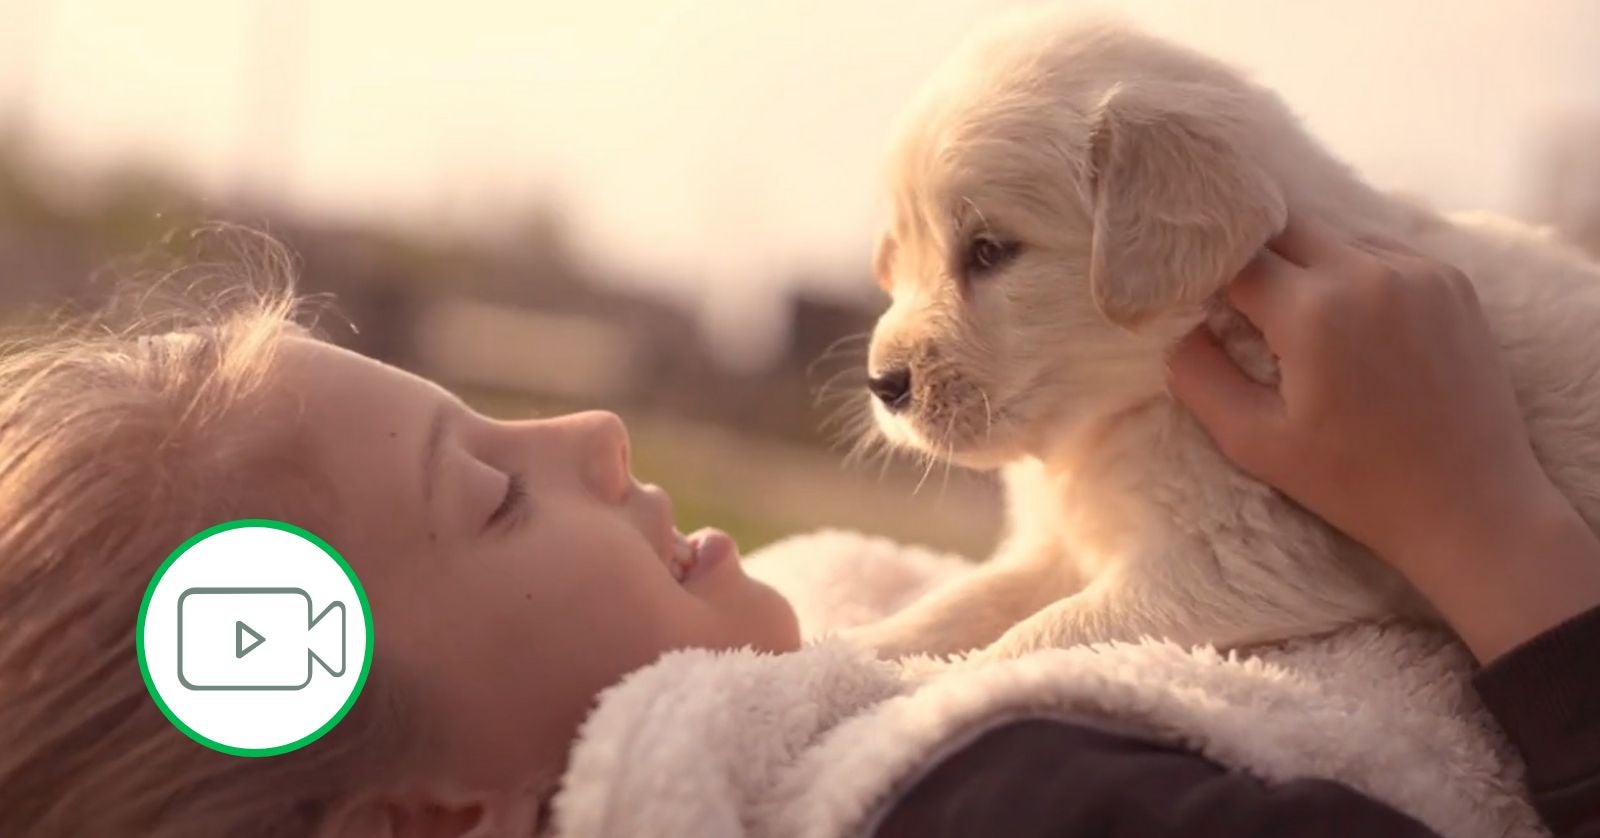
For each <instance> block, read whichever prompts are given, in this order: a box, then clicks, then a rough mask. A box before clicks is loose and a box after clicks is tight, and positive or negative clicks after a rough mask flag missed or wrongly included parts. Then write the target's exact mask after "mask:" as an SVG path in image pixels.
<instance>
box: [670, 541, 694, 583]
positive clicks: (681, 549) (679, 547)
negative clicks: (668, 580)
mask: <svg viewBox="0 0 1600 838" xmlns="http://www.w3.org/2000/svg"><path fill="white" fill-rule="evenodd" d="M692 567H694V545H693V544H690V543H689V539H687V538H684V537H683V536H681V535H680V536H678V539H677V541H676V542H674V543H673V545H672V566H671V571H672V578H674V579H676V580H678V581H679V582H682V581H683V580H684V579H685V578H686V577H687V576H688V575H689V569H690V568H692Z"/></svg>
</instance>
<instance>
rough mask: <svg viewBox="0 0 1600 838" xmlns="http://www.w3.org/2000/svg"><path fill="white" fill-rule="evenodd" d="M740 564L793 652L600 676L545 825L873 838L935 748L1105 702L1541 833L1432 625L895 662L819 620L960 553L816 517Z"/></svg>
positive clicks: (1299, 773)
mask: <svg viewBox="0 0 1600 838" xmlns="http://www.w3.org/2000/svg"><path fill="white" fill-rule="evenodd" d="M748 564H749V567H750V569H751V572H752V574H753V575H755V576H757V577H758V578H762V579H764V580H765V581H768V582H769V583H770V584H773V585H774V586H775V587H776V588H778V589H779V590H781V591H782V592H783V593H784V594H785V595H786V596H788V597H789V598H790V599H791V601H792V602H794V604H795V605H796V610H797V612H798V614H799V616H800V619H801V626H802V629H803V631H804V632H805V633H806V635H807V636H808V637H809V638H811V640H810V641H809V642H808V645H807V646H806V648H804V649H803V650H802V651H800V652H797V653H792V654H787V655H777V656H773V655H762V654H755V653H753V652H750V651H733V652H711V651H704V650H696V651H686V652H676V653H672V654H669V655H667V656H665V657H663V658H662V659H661V660H660V661H659V662H657V663H655V664H654V665H652V666H649V667H647V668H645V669H642V670H640V671H638V672H636V673H634V674H633V675H631V676H629V677H628V678H627V679H626V680H624V681H623V682H621V683H620V684H618V685H617V686H615V687H613V688H611V689H610V690H608V691H606V692H605V693H603V694H602V695H601V698H600V702H599V706H598V708H597V709H596V710H595V712H594V713H593V714H592V715H591V716H590V718H589V719H588V721H587V722H586V724H585V725H584V727H583V729H582V731H581V736H580V738H579V740H578V742H577V744H576V746H575V748H574V750H573V752H572V760H571V765H570V768H569V770H568V772H567V774H566V776H565V778H564V781H563V782H564V785H563V789H562V791H561V792H560V794H559V795H558V797H557V798H556V800H555V812H556V823H557V827H558V829H557V832H558V834H560V835H567V836H584V837H585V838H635V836H643V835H649V836H657V837H658V838H723V837H724V836H728V838H731V837H732V836H746V835H748V836H772V837H773V838H777V837H778V836H782V837H783V838H801V836H815V838H823V836H829V838H831V836H841V835H864V834H870V832H871V830H872V827H873V826H874V824H875V823H876V822H877V820H878V819H879V818H881V817H882V816H883V814H884V813H885V812H886V810H887V808H888V806H889V804H890V803H891V802H892V801H893V800H894V799H895V798H896V797H897V796H898V795H899V794H901V793H903V791H904V790H905V789H906V788H908V787H909V785H910V784H912V783H914V782H915V781H916V780H917V779H918V778H919V777H921V776H922V774H923V773H925V772H926V771H928V770H929V769H931V768H932V767H933V766H934V765H936V764H937V763H938V761H939V760H940V758H941V757H942V756H943V755H945V754H947V753H949V752H950V751H951V750H952V749H956V748H958V747H960V746H961V745H962V744H964V743H966V742H968V741H970V740H971V739H972V738H974V737H975V736H977V735H979V734H981V733H982V732H983V731H985V730H987V729H990V728H992V727H994V726H996V725H999V724H1001V723H1003V722H1005V721H1007V720H1010V719H1014V718H1017V717H1023V716H1027V717H1040V716H1043V717H1054V716H1059V717H1067V718H1084V717H1088V718H1094V719H1099V720H1105V722H1106V723H1107V724H1109V725H1112V726H1115V727H1118V728H1123V729H1130V730H1134V731H1139V732H1142V733H1144V734H1146V735H1148V736H1151V737H1154V738H1156V739H1159V740H1162V741H1166V742H1172V743H1178V744H1182V745H1185V746H1188V747H1190V748H1193V749H1196V750H1198V751H1199V752H1201V753H1204V754H1205V755H1207V756H1208V757H1210V758H1212V759H1214V760H1216V761H1218V762H1220V763H1222V764H1224V765H1227V766H1231V767H1234V768H1238V769H1243V770H1246V771H1249V772H1250V773H1252V774H1254V775H1256V776H1258V777H1260V778H1262V779H1264V780H1267V781H1269V782H1270V781H1276V780H1285V779H1289V778H1294V777H1305V776H1315V777H1327V778H1332V779H1335V780H1338V781H1341V782H1344V783H1346V784H1348V785H1350V786H1352V787H1354V788H1356V789H1358V790H1361V791H1363V792H1366V793H1367V794H1369V795H1371V796H1373V797H1375V798H1377V799H1379V800H1382V801H1384V802H1387V803H1389V804H1390V805H1392V806H1394V807H1396V808H1398V809H1400V810H1402V811H1405V812H1408V813H1410V814H1411V815H1413V816H1415V817H1417V818H1418V819H1420V820H1421V821H1423V822H1424V823H1427V824H1428V825H1430V826H1432V827H1433V828H1434V829H1436V830H1438V831H1439V832H1441V833H1442V834H1444V835H1447V836H1456V837H1457V838H1479V837H1480V836H1481V838H1490V837H1491V836H1494V838H1503V837H1509V838H1520V837H1521V836H1538V835H1543V834H1545V833H1544V831H1543V829H1542V827H1540V826H1539V825H1538V822H1537V819H1536V817H1535V815H1534V813H1533V811H1532V810H1531V808H1530V807H1529V806H1528V805H1527V803H1526V802H1525V800H1524V799H1523V797H1522V796H1521V794H1520V792H1519V788H1520V779H1519V777H1520V770H1521V769H1520V766H1519V764H1518V763H1517V761H1516V760H1515V758H1514V757H1512V756H1511V755H1510V753H1509V751H1508V749H1507V747H1506V746H1505V744H1504V743H1503V742H1502V741H1501V739H1500V737H1499V735H1498V734H1497V732H1496V731H1495V729H1494V727H1493V725H1492V723H1491V722H1490V721H1489V719H1488V718H1487V716H1486V715H1485V713H1484V711H1483V710H1482V708H1481V707H1480V706H1479V705H1478V703H1477V702H1476V699H1475V698H1474V696H1473V695H1472V694H1471V692H1470V690H1469V689H1467V687H1466V681H1465V675H1466V670H1467V667H1468V662H1467V660H1466V658H1465V657H1464V656H1463V655H1462V654H1461V653H1460V651H1459V650H1457V649H1456V648H1455V647H1454V646H1453V645H1452V644H1450V643H1449V642H1448V641H1447V640H1445V639H1444V638H1442V637H1440V636H1439V635H1437V634H1434V633H1431V632H1429V631H1426V630H1418V629H1408V628H1402V627H1399V626H1389V627H1379V626H1368V627H1362V628H1357V629H1352V630H1348V631H1345V632H1342V633H1340V634H1338V635H1335V636H1331V637H1328V638H1325V639H1322V640H1315V641H1304V642H1300V643H1297V644H1295V645H1292V646H1290V647H1287V648H1284V649H1281V650H1278V651H1274V652H1271V653H1268V654H1266V655H1264V656H1263V657H1262V658H1261V659H1258V660H1246V659H1240V658H1237V657H1231V656H1223V655H1219V654H1217V653H1216V652H1213V651H1210V650H1196V651H1190V650H1187V649H1184V648H1181V647H1179V646H1176V645H1173V644H1170V643H1154V642H1152V643H1146V644H1121V643H1119V644H1110V645H1103V646H1098V647H1078V648H1073V649H1061V650H1048V651H1042V652H1035V653H1032V654H1029V655H1026V656H1024V657H1021V658H1018V659H1013V660H998V661H990V662H986V663H981V664H962V663H948V662H938V661H934V660H932V659H929V658H911V659H907V660H906V661H903V662H901V663H888V662H883V661H879V660H877V659H875V658H873V657H872V656H870V655H868V654H866V653H865V652H863V651H862V650H861V649H860V648H859V647H856V646H854V645H852V644H848V643H846V642H844V641H843V640H841V639H839V638H836V637H828V636H826V635H827V634H828V633H829V632H832V631H834V630H836V629H841V628H846V627H848V626H851V625H854V624H856V623H859V622H862V621H865V620H872V619H875V618H877V617H881V616H883V614H884V612H885V611H886V610H892V609H895V608H898V607H900V606H901V605H903V604H904V603H905V602H906V600H907V599H908V598H909V597H914V596H916V595H917V594H918V593H920V592H922V591H926V590H929V589H930V588H931V587H933V586H935V585H937V584H939V583H942V582H948V581H949V580H951V579H952V578H954V577H957V576H959V575H961V574H965V573H970V572H971V571H970V570H969V569H968V568H967V566H966V564H965V563H964V562H962V561H961V560H958V559H953V558H949V557H942V556H935V555H931V554H928V553H925V552H922V551H919V550H914V549H907V548H901V547H897V546H895V545H893V544H891V543H889V542H887V541H884V540H881V539H868V538H864V537H861V536H856V535H853V534H847V533H820V534H817V535H813V536H808V537H801V538H797V539H793V540H790V541H788V542H784V543H782V544H779V545H775V546H773V547H771V548H768V549H767V550H765V551H762V552H760V553H758V554H756V555H755V556H752V557H751V559H749V561H748Z"/></svg>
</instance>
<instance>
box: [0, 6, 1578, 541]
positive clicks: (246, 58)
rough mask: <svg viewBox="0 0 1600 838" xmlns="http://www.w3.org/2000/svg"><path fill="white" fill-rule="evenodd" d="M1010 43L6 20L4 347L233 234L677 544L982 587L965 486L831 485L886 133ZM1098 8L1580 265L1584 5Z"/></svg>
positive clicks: (665, 21) (353, 333) (817, 12)
mask: <svg viewBox="0 0 1600 838" xmlns="http://www.w3.org/2000/svg"><path fill="white" fill-rule="evenodd" d="M1012 5H1016V3H1007V2H1002V0H986V1H985V2H980V1H979V0H872V2H861V0H848V1H847V0H808V2H803V3H802V2H783V1H782V0H772V2H761V1H760V0H698V1H696V0H587V2H570V0H567V2H548V1H547V0H520V2H509V1H505V2H490V1H489V0H454V2H451V3H446V4H433V3H427V4H423V3H418V4H405V3H395V2H392V1H391V2H378V1H377V0H322V1H321V2H312V1H311V0H203V2H202V1H201V0H195V1H194V2H179V1H178V0H142V2H129V0H0V324H5V323H16V322H23V321H28V320H31V319H34V318H38V317H43V316H45V315H46V314H48V313H49V312H51V311H53V310H56V309H58V308H60V307H61V306H63V305H92V304H93V303H94V301H95V299H96V297H97V295H99V294H102V293H104V289H105V288H106V287H107V283H106V282H105V276H106V275H107V274H108V273H114V272H115V270H116V266H117V265H119V264H122V263H124V261H125V260H127V259H129V258H130V257H133V256H137V255H139V254H146V253H149V252H150V251H151V250H152V249H156V250H160V249H162V248H172V247H177V246H179V245H178V244H176V243H181V242H182V241H183V236H182V233H184V232H185V231H187V230H190V229H193V228H194V227H195V226H196V225H199V224H204V223H206V222H211V221H218V220H225V221H230V222H236V223H240V224H244V225H248V226H250V227H253V228H256V229H260V230H264V231H266V232H268V233H270V234H271V235H273V236H275V237H277V238H279V239H280V240H282V241H283V242H284V243H285V244H287V245H288V246H289V247H290V248H291V249H292V250H293V251H294V252H295V253H296V254H297V256H298V258H299V260H300V267H301V273H302V275H303V284H304V287H305V289H306V290H308V291H312V292H320V293H326V294H330V295H331V296H332V299H333V300H334V304H335V306H336V308H337V310H338V311H339V312H340V313H341V314H342V315H343V318H344V319H346V320H348V321H349V322H350V323H351V324H353V325H354V327H355V329H354V330H352V329H349V328H331V329H330V330H329V332H330V336H331V337H332V338H334V339H336V340H337V341H339V342H341V343H344V344H346V345H349V346H352V347H354V348H356V349H358V350H360V351H362V352H365V353H368V354H370V355H373V356H375V357H378V358H380V359H382V360H385V361H388V362H391V363H394V364H398V365H400V366H404V367H407V368H410V369H413V370H416V371H418V372H420V373H422V374H424V375H428V376H430V377H433V378H435V379H437V380H439V381H441V382H442V383H444V384H446V385H447V386H449V387H451V388H452V389H455V390H457V391H458V392H460V393H462V394H463V395H464V396H465V397H467V398H468V399H469V401H471V402H473V403H474V404H476V405H477V406H478V407H480V408H481V409H482V410H484V411H486V412H489V413H492V414H497V415H504V416H512V415H524V414H528V413H548V412H554V411H560V410H566V409H570V408H576V407H606V408H610V409H614V410H617V411H619V412H621V413H622V414H623V415H624V416H625V417H627V418H628V419H629V423H630V427H631V428H632V431H633V434H634V438H635V444H636V459H637V471H638V472H639V474H640V475H641V477H643V478H645V479H648V480H654V481H656V482H660V483H662V484H663V485H665V486H666V487H667V488H668V489H669V490H671V491H672V493H673V495H674V497H675V499H676V502H677V504H678V508H679V510H680V512H681V517H682V519H683V520H682V522H681V523H682V525H683V526H684V528H685V529H688V528H691V527H695V526H698V525H701V524H705V523H714V524H717V525H719V526H723V527H724V528H726V529H728V530H729V531H730V532H732V533H734V534H735V535H736V536H737V537H738V538H739V539H740V541H741V543H742V544H743V545H744V546H745V548H746V549H747V550H748V549H752V548H754V547H756V546H759V545H760V544H763V543H766V542H768V541H770V540H772V539H774V538H777V537H781V536H782V535H785V534H788V533H793V532H798V531H803V530H807V529H811V528H815V527H818V526H824V525H832V526H847V527H854V528H859V529H863V530H867V531H872V532H879V533H883V534H886V535H890V536H893V537H896V538H900V539H903V540H908V541H914V542H920V543H924V544H929V545H933V546H936V547H941V548H946V549H950V550H955V551H959V552H963V553H966V554H968V555H974V556H977V555H982V554H985V553H986V552H987V551H988V550H989V549H990V548H991V546H992V545H993V543H994V540H995V537H996V533H997V530H998V526H999V513H1000V505H999V500H998V495H997V493H996V491H995V486H994V485H993V483H992V481H991V480H990V479H989V478H987V477H985V476H981V475H970V474H965V473H961V472H959V471H953V470H948V469H946V468H944V467H943V466H931V467H930V466H928V465H926V464H925V463H923V462H918V461H915V460H910V459H906V460H896V459H893V458H885V457H881V456H877V455H876V454H874V455H872V456H866V457H862V456H855V457H848V458H847V457H846V454H847V453H849V452H850V450H851V448H852V446H853V444H854V443H855V442H856V441H857V437H856V436H854V435H852V433H853V430H852V429H853V428H854V427H855V425H854V424H853V420H852V417H853V416H855V415H857V414H858V413H859V412H860V411H861V410H862V409H864V407H865V396H864V394H863V393H862V392H860V384H861V381H862V374H861V370H860V367H861V363H862V358H863V355H864V342H863V338H864V335H865V333H866V332H867V330H868V329H870V327H871V324H872V321H873V318H874V317H875V316H876V314H877V312H878V310H879V309H880V308H881V306H882V304H883V301H882V300H881V299H880V298H879V297H878V295H877V291H876V289H875V286H874V285H873V283H872V281H871V279H870V277H869V274H868V271H867V262H868V256H869V252H870V248H871V241H872V238H873V235H874V232H875V230H876V228H877V225H878V224H879V223H880V222H881V220H882V217H883V205H882V203H881V201H880V198H879V184H880V180H879V175H878V166H879V161H880V156H881V153H882V151H883V148H884V145H885V143H886V141H887V139H888V134H889V129H890V124H891V121H892V119H893V117H894V115H895V113H896V111H897V110H898V108H899V107H900V105H901V104H902V103H903V102H904V101H905V100H906V99H907V98H908V97H909V96H910V95H911V93H912V92H913V91H914V89H915V88H916V86H917V85H918V83H919V82H920V81H921V80H922V79H923V78H924V77H925V76H927V75H928V74H929V72H930V71H931V70H932V69H933V68H934V66H935V65H936V64H937V63H938V62H939V61H940V60H941V58H942V57H943V56H945V55H946V54H947V53H948V52H949V51H950V50H951V49H952V47H953V46H954V45H955V44H956V43H957V42H959V41H960V40H961V38H962V37H963V36H964V35H965V34H966V33H967V32H968V31H970V30H971V28H972V27H973V26H975V25H977V24H979V23H980V22H982V21H983V20H984V19H985V18H987V17H990V16H992V15H994V14H996V13H998V12H1001V11H1004V10H1005V9H1006V8H1007V7H1008V6H1012ZM1098 5H1100V6H1106V5H1115V6H1116V7H1118V8H1121V9H1122V10H1123V11H1124V12H1125V13H1126V15H1127V16H1128V17H1130V18H1132V19H1134V20H1136V21H1139V22H1142V23H1144V24H1145V25H1147V26H1149V27H1151V28H1152V29H1154V30H1156V31H1158V32H1161V33H1165V34H1168V35H1171V36H1173V37H1176V38H1178V39H1180V40H1183V41H1185V42H1187V43H1190V44H1192V45H1194V46H1197V47H1199V48H1201V49H1204V50H1207V51H1210V52H1213V53H1215V54H1218V55H1220V56H1222V57H1225V58H1228V59H1230V60H1232V61H1234V62H1236V63H1238V64H1240V65H1243V66H1245V67H1247V68H1249V69H1251V70H1252V71H1253V72H1254V73H1255V74H1256V76H1257V77H1258V78H1259V79H1260V80H1262V81H1263V82H1265V83H1267V84H1268V85H1270V86H1273V87H1275V88H1276V89H1278V90H1279V91H1280V92H1282V93H1283V95H1284V96H1285V97H1286V98H1287V99H1288V100H1289V101H1290V102H1291V103H1292V104H1293V105H1294V106H1295V108H1296V109H1297V110H1298V111H1299V112H1300V113H1301V114H1302V115H1303V116H1304V118H1305V119H1306V121H1307V122H1308V123H1309V125H1310V127H1311V129H1312V130H1313V131H1314V132H1316V133H1317V134H1318V135H1319V136H1321V137H1322V138H1323V139H1324V140H1325V141H1326V142H1327V143H1328V144H1329V145H1330V146H1331V147H1332V148H1333V149H1334V150H1335V151H1337V152H1338V153H1340V154H1341V155H1343V156H1344V157H1345V158H1346V159H1347V160H1349V161H1350V162H1351V163H1353V164H1354V165H1355V166H1357V167H1358V168H1359V169H1360V170H1361V171H1363V172H1364V173H1365V174H1366V175H1367V176H1368V177H1369V178H1370V179H1371V180H1372V181H1374V182H1375V183H1378V184H1379V185H1382V186H1385V187H1388V188H1392V189H1399V190H1405V191H1408V192H1411V193H1414V194H1418V195H1421V196H1424V197H1426V198H1428V199H1430V200H1432V201H1433V202H1434V203H1436V204H1437V205H1438V206H1440V207H1441V208H1443V209H1467V208H1480V209H1491V210H1497V211H1501V212H1506V213H1509V214H1512V215H1516V216H1519V217H1522V218H1525V219H1530V220H1535V221H1539V222H1542V223H1549V224H1552V225H1554V226H1556V227H1558V228H1560V230H1561V231H1562V232H1563V233H1564V234H1565V235H1567V236H1568V237H1570V238H1571V239H1573V240H1574V241H1576V242H1578V243H1580V244H1581V245H1582V246H1585V247H1587V248H1590V249H1591V251H1592V252H1595V253H1597V254H1600V0H1539V2H1537V3H1515V2H1512V0H1454V2H1448V3H1446V2H1420V0H1418V1H1417V2H1394V0H1349V1H1347V2H1338V3H1335V2H1322V3H1282V2H1269V1H1268V0H1258V1H1257V2H1242V1H1240V2H1217V1H1215V0H1214V1H1213V2H1207V3H1197V2H1179V1H1178V0H1172V2H1154V1H1153V0H1152V1H1151V2H1135V1H1134V0H1130V2H1124V3H1118V4H1107V3H1100V4H1098ZM97 277H98V278H99V279H98V281H96V278H97ZM830 382H831V383H830Z"/></svg>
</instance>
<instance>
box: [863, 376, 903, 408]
mask: <svg viewBox="0 0 1600 838" xmlns="http://www.w3.org/2000/svg"><path fill="white" fill-rule="evenodd" d="M867 389H868V390H870V391H872V395H873V396H875V397H877V399H878V401H880V402H883V406H884V407H886V408H888V409H889V411H890V412H891V413H899V412H900V411H902V410H905V409H906V408H907V407H909V406H910V405H911V370H910V369H908V368H905V367H899V368H896V369H892V370H889V371H887V372H885V373H883V374H882V375H875V376H872V377H870V378H868V379H867Z"/></svg>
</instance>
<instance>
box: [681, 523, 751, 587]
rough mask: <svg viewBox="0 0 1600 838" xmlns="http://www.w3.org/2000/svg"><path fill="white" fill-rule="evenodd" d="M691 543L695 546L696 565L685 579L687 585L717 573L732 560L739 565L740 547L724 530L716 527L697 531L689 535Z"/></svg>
mask: <svg viewBox="0 0 1600 838" xmlns="http://www.w3.org/2000/svg"><path fill="white" fill-rule="evenodd" d="M689 543H690V544H692V545H694V565H693V566H691V567H690V568H689V573H688V575H687V576H685V577H684V579H683V584H685V585H689V584H692V583H694V582H695V580H697V579H701V578H703V577H705V576H708V575H710V574H712V573H714V572H716V570H717V568H719V567H722V566H723V565H726V564H728V563H729V562H730V560H731V561H732V562H733V563H734V564H737V563H738V559H739V545H737V544H735V543H734V542H733V538H731V537H730V536H729V535H728V534H727V533H725V532H723V531H722V530H719V529H716V528H714V527H706V528H705V529H701V530H695V531H694V532H693V533H690V535H689Z"/></svg>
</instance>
